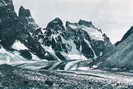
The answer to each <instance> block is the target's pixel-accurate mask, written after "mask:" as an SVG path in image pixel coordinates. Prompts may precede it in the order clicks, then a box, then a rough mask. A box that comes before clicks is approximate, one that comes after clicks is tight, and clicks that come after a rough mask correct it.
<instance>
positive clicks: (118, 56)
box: [101, 27, 133, 71]
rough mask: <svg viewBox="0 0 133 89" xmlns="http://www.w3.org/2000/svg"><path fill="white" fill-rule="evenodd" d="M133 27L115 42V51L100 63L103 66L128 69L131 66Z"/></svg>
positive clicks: (132, 61)
mask: <svg viewBox="0 0 133 89" xmlns="http://www.w3.org/2000/svg"><path fill="white" fill-rule="evenodd" d="M132 38H133V27H131V28H130V29H129V30H128V31H127V33H126V34H125V35H124V36H123V38H122V40H121V41H119V42H117V43H116V48H115V51H114V52H113V53H112V55H111V56H109V57H108V58H107V59H106V61H104V62H103V63H102V64H101V65H102V66H103V67H104V68H105V67H107V68H119V69H120V70H123V71H129V70H132V68H133V60H132V58H133V55H132V54H133V51H132V50H133V42H132V41H133V39H132Z"/></svg>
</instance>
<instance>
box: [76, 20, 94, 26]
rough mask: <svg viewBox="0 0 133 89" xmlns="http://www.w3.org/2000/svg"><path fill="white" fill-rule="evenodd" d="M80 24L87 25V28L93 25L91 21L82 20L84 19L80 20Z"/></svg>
mask: <svg viewBox="0 0 133 89" xmlns="http://www.w3.org/2000/svg"><path fill="white" fill-rule="evenodd" d="M78 24H80V25H85V26H88V27H90V26H92V25H93V24H92V22H91V21H86V20H82V19H80V20H79V22H78Z"/></svg>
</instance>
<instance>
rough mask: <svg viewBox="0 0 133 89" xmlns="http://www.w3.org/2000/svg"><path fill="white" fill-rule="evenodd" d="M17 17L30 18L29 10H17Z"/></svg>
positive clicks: (21, 8)
mask: <svg viewBox="0 0 133 89" xmlns="http://www.w3.org/2000/svg"><path fill="white" fill-rule="evenodd" d="M19 16H20V17H29V16H31V13H30V10H29V9H25V8H24V7H23V6H21V7H20V8H19Z"/></svg>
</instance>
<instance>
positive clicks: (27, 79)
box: [0, 65, 133, 89]
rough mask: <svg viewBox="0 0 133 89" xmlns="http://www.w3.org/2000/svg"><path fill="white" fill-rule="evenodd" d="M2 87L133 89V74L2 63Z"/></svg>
mask: <svg viewBox="0 0 133 89" xmlns="http://www.w3.org/2000/svg"><path fill="white" fill-rule="evenodd" d="M0 89H133V74H132V73H124V72H115V73H112V72H106V71H101V70H89V71H47V70H36V71H33V70H28V69H21V68H17V67H12V66H9V65H1V66H0Z"/></svg>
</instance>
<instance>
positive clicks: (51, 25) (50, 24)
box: [48, 17, 63, 27]
mask: <svg viewBox="0 0 133 89" xmlns="http://www.w3.org/2000/svg"><path fill="white" fill-rule="evenodd" d="M55 25H60V26H62V25H63V22H62V20H61V19H60V18H59V17H56V18H55V19H54V20H52V21H51V22H49V24H48V27H53V26H55Z"/></svg>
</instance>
